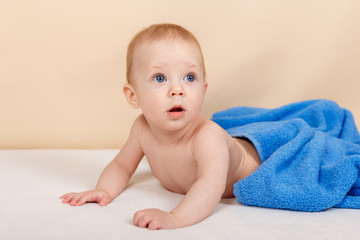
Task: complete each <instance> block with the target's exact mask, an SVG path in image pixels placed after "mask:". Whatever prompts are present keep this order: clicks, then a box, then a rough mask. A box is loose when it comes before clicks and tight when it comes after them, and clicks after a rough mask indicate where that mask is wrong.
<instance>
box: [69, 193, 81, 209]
mask: <svg viewBox="0 0 360 240" xmlns="http://www.w3.org/2000/svg"><path fill="white" fill-rule="evenodd" d="M82 195H83V194H82V193H79V194H76V195H75V196H74V197H73V198H72V200H71V201H70V203H69V204H70V205H71V206H76V203H77V202H78V201H79V199H80V198H81V197H82Z"/></svg>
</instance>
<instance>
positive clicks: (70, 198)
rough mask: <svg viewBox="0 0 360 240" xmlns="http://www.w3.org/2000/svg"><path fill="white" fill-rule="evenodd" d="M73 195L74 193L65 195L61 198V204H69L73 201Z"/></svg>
mask: <svg viewBox="0 0 360 240" xmlns="http://www.w3.org/2000/svg"><path fill="white" fill-rule="evenodd" d="M75 194H76V193H68V194H66V195H64V196H61V199H63V201H62V202H63V203H69V202H70V201H71V200H72V199H73V197H74V196H75Z"/></svg>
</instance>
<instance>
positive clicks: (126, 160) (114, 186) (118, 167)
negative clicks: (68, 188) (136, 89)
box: [60, 118, 144, 206]
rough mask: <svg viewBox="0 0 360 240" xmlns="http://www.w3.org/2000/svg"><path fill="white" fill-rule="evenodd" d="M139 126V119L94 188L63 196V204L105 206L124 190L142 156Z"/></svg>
mask: <svg viewBox="0 0 360 240" xmlns="http://www.w3.org/2000/svg"><path fill="white" fill-rule="evenodd" d="M141 124H142V123H141V120H139V118H138V119H137V120H136V121H135V122H134V124H133V127H132V129H131V132H130V135H129V138H128V140H127V142H126V143H125V145H124V147H123V148H122V149H121V151H120V152H119V153H118V154H117V155H116V157H115V158H114V159H113V160H112V161H111V162H110V163H109V164H108V165H107V166H106V168H105V169H104V170H103V172H102V174H101V176H100V178H99V180H98V183H97V185H96V188H95V189H94V190H91V191H86V192H80V193H68V194H65V195H63V196H61V197H60V198H61V199H63V203H69V204H70V205H72V206H81V205H83V204H84V203H86V202H98V203H99V204H100V205H101V206H105V205H107V204H108V203H110V202H111V201H112V200H113V199H114V198H115V197H116V196H118V195H119V194H120V193H121V192H122V191H123V190H124V189H125V187H126V185H127V183H128V182H129V179H130V177H131V176H132V174H133V173H134V172H135V170H136V168H137V166H138V164H139V162H140V160H141V159H142V157H143V156H144V153H143V151H142V149H141V147H140V144H139V138H138V136H139V134H138V133H139V131H140V128H141Z"/></svg>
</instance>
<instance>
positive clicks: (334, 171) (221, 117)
mask: <svg viewBox="0 0 360 240" xmlns="http://www.w3.org/2000/svg"><path fill="white" fill-rule="evenodd" d="M212 120H213V121H214V122H216V123H218V124H219V125H220V126H221V127H222V128H224V129H225V130H226V131H227V132H228V133H229V134H230V135H231V136H233V137H242V138H247V139H249V140H250V141H251V142H252V143H253V144H254V146H255V148H256V149H257V151H258V154H259V156H260V158H261V161H262V164H261V165H260V167H259V168H258V170H256V171H255V172H253V173H252V174H251V175H250V176H249V177H247V178H245V179H242V180H240V181H238V182H237V183H236V184H235V185H234V195H235V196H236V198H237V200H238V201H239V202H241V203H243V204H245V205H251V206H259V207H268V208H280V209H291V210H297V211H310V212H312V211H322V210H325V209H328V208H331V207H338V208H360V178H359V173H360V134H359V132H358V130H357V128H356V124H355V122H354V119H353V116H352V114H351V112H350V111H348V110H346V109H343V108H341V107H339V105H338V104H336V103H335V102H333V101H330V100H309V101H303V102H298V103H293V104H289V105H285V106H282V107H279V108H276V109H262V108H252V107H236V108H231V109H228V110H225V111H221V112H218V113H215V114H214V115H213V118H212Z"/></svg>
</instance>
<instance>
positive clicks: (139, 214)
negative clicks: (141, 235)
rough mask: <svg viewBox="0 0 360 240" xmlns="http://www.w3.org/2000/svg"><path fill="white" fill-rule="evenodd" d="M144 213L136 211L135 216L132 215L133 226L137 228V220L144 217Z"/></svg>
mask: <svg viewBox="0 0 360 240" xmlns="http://www.w3.org/2000/svg"><path fill="white" fill-rule="evenodd" d="M144 214H145V213H144V212H142V211H137V212H136V213H135V214H134V217H133V224H134V225H135V226H139V220H140V218H141V217H142V216H143V215H144Z"/></svg>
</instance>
